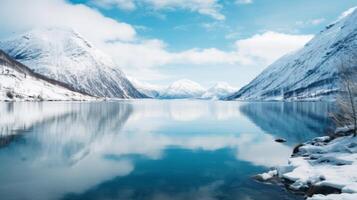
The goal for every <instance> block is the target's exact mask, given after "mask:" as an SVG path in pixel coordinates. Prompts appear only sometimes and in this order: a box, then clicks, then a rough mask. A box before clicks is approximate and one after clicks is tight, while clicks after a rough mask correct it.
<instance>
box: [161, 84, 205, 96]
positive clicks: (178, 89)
mask: <svg viewBox="0 0 357 200" xmlns="http://www.w3.org/2000/svg"><path fill="white" fill-rule="evenodd" d="M205 91H206V90H205V88H203V87H202V86H201V85H200V84H198V83H196V82H193V81H191V80H187V79H181V80H178V81H175V82H173V83H172V84H171V85H170V86H169V87H168V88H166V89H165V90H164V91H163V92H162V94H160V96H159V98H161V99H188V98H192V99H193V98H200V97H201V96H202V95H203V94H204V93H205Z"/></svg>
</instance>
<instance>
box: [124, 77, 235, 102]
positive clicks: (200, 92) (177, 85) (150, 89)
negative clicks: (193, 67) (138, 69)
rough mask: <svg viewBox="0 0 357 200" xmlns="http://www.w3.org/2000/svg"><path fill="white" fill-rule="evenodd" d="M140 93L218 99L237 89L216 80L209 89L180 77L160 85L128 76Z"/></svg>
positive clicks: (175, 97)
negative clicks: (165, 84)
mask: <svg viewBox="0 0 357 200" xmlns="http://www.w3.org/2000/svg"><path fill="white" fill-rule="evenodd" d="M129 80H130V82H132V83H133V85H134V86H135V88H137V89H138V90H139V91H140V92H141V93H143V94H145V95H146V96H148V97H151V98H155V99H212V100H218V99H221V98H224V97H227V96H228V95H230V94H233V93H234V92H235V91H237V89H236V88H234V87H232V86H230V85H229V84H228V83H226V82H218V83H216V84H215V85H213V86H212V87H210V88H209V89H205V88H203V87H202V86H201V85H200V84H198V83H196V82H194V81H191V80H187V79H182V80H178V81H175V82H174V83H172V84H171V85H169V86H166V87H165V86H160V85H154V84H149V83H145V82H141V81H138V80H136V79H134V78H131V77H130V78H129Z"/></svg>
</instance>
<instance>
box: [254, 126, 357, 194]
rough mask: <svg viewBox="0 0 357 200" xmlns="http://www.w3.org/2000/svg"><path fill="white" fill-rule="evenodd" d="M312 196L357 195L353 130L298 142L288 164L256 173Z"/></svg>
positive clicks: (356, 144)
mask: <svg viewBox="0 0 357 200" xmlns="http://www.w3.org/2000/svg"><path fill="white" fill-rule="evenodd" d="M253 178H254V179H255V180H257V181H259V182H262V183H270V184H277V185H281V186H282V187H283V186H284V187H285V188H286V189H287V190H289V192H292V193H296V194H300V195H304V196H305V197H306V198H307V199H308V200H339V199H341V200H355V199H357V137H353V135H352V134H351V132H350V131H349V130H342V131H339V132H338V133H336V134H335V135H334V136H323V137H317V138H314V139H312V140H310V141H308V142H305V143H303V144H300V145H297V146H296V147H295V148H294V150H293V152H292V155H291V157H290V158H289V159H288V164H287V165H286V166H280V167H277V168H276V169H273V170H270V171H268V172H266V173H262V174H258V175H256V176H254V177H253Z"/></svg>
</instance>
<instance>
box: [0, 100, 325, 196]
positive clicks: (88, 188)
mask: <svg viewBox="0 0 357 200" xmlns="http://www.w3.org/2000/svg"><path fill="white" fill-rule="evenodd" d="M329 110H330V106H329V104H326V103H239V102H216V101H186V100H178V101H157V100H143V101H115V102H76V103H72V102H42V103H29V102H28V103H25V102H24V103H0V113H1V116H0V135H1V139H0V172H1V173H0V197H1V199H5V200H7V199H9V200H13V199H14V200H17V199H19V200H20V199H21V200H26V199H36V200H42V199H43V200H51V199H53V200H57V199H59V200H60V199H63V200H67V199H68V200H69V199H76V200H77V199H85V200H87V199H100V200H102V199H103V200H108V199H119V200H121V199H123V200H129V199H132V200H146V199H150V200H151V199H157V200H189V199H200V200H210V199H212V200H216V199H217V200H220V199H222V200H223V199H227V200H230V199H241V200H253V199H254V200H270V199H271V200H276V199H287V200H289V199H302V197H299V196H295V195H293V194H291V193H289V192H286V191H285V190H284V189H283V188H280V187H277V186H273V185H265V184H260V183H257V182H255V181H254V180H252V179H251V176H252V175H255V174H257V173H262V172H264V171H265V170H267V169H269V168H270V167H274V166H277V165H283V164H286V163H287V158H288V157H289V156H290V154H291V152H292V148H293V147H294V145H296V144H298V143H300V142H303V141H305V140H308V139H311V138H313V137H316V136H320V135H323V134H324V133H325V132H326V130H327V128H328V124H329V120H328V118H327V117H326V116H327V113H328V112H329ZM275 138H285V139H287V141H288V142H287V143H285V144H280V143H276V142H274V139H275Z"/></svg>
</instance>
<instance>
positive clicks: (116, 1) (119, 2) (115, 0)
mask: <svg viewBox="0 0 357 200" xmlns="http://www.w3.org/2000/svg"><path fill="white" fill-rule="evenodd" d="M92 2H93V3H94V4H96V5H98V6H100V7H103V8H110V7H113V6H115V7H118V8H120V9H123V10H134V9H135V8H136V5H135V2H134V0H92Z"/></svg>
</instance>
